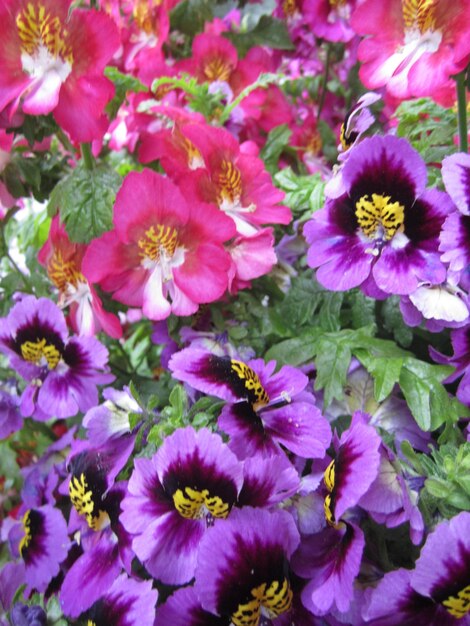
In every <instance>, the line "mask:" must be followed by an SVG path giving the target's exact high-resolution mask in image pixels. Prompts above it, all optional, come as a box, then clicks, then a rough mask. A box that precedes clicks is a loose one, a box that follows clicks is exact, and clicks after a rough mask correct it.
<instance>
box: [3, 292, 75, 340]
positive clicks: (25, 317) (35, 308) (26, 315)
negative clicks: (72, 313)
mask: <svg viewBox="0 0 470 626" xmlns="http://www.w3.org/2000/svg"><path fill="white" fill-rule="evenodd" d="M36 324H40V325H43V324H44V325H45V326H46V327H49V328H50V329H51V330H53V331H54V332H55V333H57V334H58V335H59V336H60V338H61V339H62V341H65V340H66V339H67V336H68V331H67V324H66V322H65V318H64V314H63V313H62V311H61V310H60V309H59V307H58V306H57V305H56V304H54V302H52V300H49V298H36V297H35V296H25V297H24V298H22V299H21V300H20V301H19V302H18V303H17V304H15V306H14V307H13V308H12V309H11V310H10V313H9V314H8V328H9V332H10V333H11V334H12V335H13V336H14V337H15V336H16V334H17V333H18V331H19V330H20V329H21V328H24V327H26V326H34V325H36Z"/></svg>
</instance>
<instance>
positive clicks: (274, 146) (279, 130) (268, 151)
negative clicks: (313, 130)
mask: <svg viewBox="0 0 470 626" xmlns="http://www.w3.org/2000/svg"><path fill="white" fill-rule="evenodd" d="M291 135H292V131H291V129H290V128H289V126H288V125H287V124H281V125H280V126H276V127H275V128H273V129H272V130H271V131H270V132H269V134H268V136H267V138H266V143H265V144H264V147H263V149H262V150H261V154H260V156H261V158H262V159H263V161H264V164H265V165H266V169H267V170H268V171H269V172H270V173H271V174H274V173H275V172H277V170H278V161H279V157H280V156H281V154H282V151H283V150H284V149H285V147H286V146H287V145H288V144H289V139H290V136H291Z"/></svg>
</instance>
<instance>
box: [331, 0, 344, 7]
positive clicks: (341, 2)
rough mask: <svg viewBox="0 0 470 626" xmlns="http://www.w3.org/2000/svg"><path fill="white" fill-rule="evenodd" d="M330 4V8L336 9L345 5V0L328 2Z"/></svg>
mask: <svg viewBox="0 0 470 626" xmlns="http://www.w3.org/2000/svg"><path fill="white" fill-rule="evenodd" d="M328 2H329V3H330V7H331V8H333V9H336V8H337V7H342V6H344V5H345V4H346V0H328Z"/></svg>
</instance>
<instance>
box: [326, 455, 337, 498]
mask: <svg viewBox="0 0 470 626" xmlns="http://www.w3.org/2000/svg"><path fill="white" fill-rule="evenodd" d="M324 478H325V485H326V488H327V489H328V491H329V492H331V491H333V489H334V486H335V461H334V459H333V461H331V463H330V464H329V465H328V467H327V468H326V470H325V474H324Z"/></svg>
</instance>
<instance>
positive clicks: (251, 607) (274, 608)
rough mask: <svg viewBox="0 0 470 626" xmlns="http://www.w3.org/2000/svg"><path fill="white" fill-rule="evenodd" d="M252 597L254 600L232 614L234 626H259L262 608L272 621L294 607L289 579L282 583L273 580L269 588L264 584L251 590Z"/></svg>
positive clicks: (242, 605)
mask: <svg viewBox="0 0 470 626" xmlns="http://www.w3.org/2000/svg"><path fill="white" fill-rule="evenodd" d="M251 595H252V596H253V599H252V600H249V601H248V602H246V603H245V604H239V605H238V608H237V610H236V612H235V613H233V614H232V624H234V626H258V624H259V620H260V617H261V607H264V608H265V609H266V612H267V613H268V615H269V617H270V618H271V619H272V618H275V617H278V616H279V615H282V613H285V612H286V611H288V610H289V609H290V608H291V606H292V597H293V592H292V589H291V588H290V584H289V581H288V580H287V578H284V580H283V581H282V582H280V581H278V580H273V582H272V583H271V584H270V585H269V587H268V586H267V584H266V583H262V584H261V585H259V586H258V587H256V588H255V589H252V590H251Z"/></svg>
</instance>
